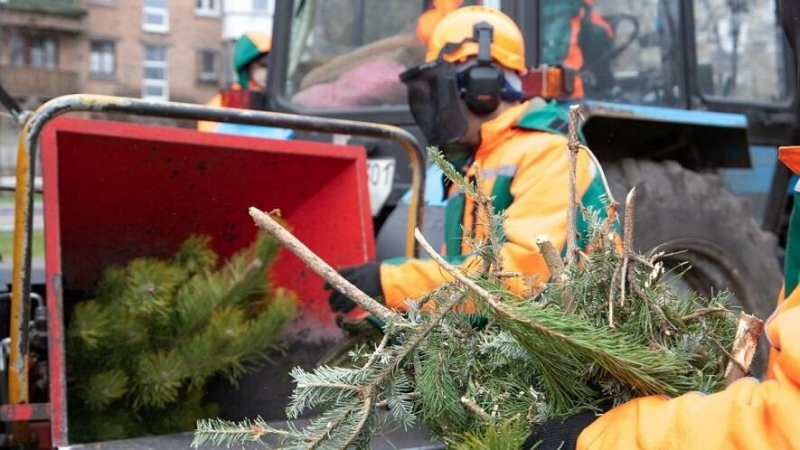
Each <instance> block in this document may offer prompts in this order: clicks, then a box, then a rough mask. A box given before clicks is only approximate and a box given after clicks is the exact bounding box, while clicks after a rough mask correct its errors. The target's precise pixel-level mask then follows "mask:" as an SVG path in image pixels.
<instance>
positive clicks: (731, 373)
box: [725, 313, 764, 386]
mask: <svg viewBox="0 0 800 450" xmlns="http://www.w3.org/2000/svg"><path fill="white" fill-rule="evenodd" d="M763 329H764V322H763V321H762V320H761V319H759V318H758V317H756V316H751V315H748V314H745V313H742V314H741V315H740V316H739V326H738V327H737V328H736V338H734V340H733V349H732V350H731V361H729V362H728V367H727V369H726V370H725V385H726V386H728V385H730V384H731V383H733V382H734V381H736V380H738V379H739V378H742V377H744V376H746V375H747V374H748V372H749V370H750V364H752V363H753V357H754V356H755V354H756V348H757V347H758V340H759V339H760V338H761V332H762V330H763Z"/></svg>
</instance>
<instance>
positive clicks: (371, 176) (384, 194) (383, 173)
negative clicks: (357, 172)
mask: <svg viewBox="0 0 800 450" xmlns="http://www.w3.org/2000/svg"><path fill="white" fill-rule="evenodd" d="M367 179H368V181H369V203H370V206H371V208H372V215H373V216H377V215H378V213H379V212H380V211H381V208H383V205H384V204H385V203H386V200H388V199H389V194H391V193H392V184H393V183H394V158H375V159H368V160H367Z"/></svg>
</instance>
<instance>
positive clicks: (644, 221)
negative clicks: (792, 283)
mask: <svg viewBox="0 0 800 450" xmlns="http://www.w3.org/2000/svg"><path fill="white" fill-rule="evenodd" d="M604 171H605V173H606V178H607V179H608V183H609V186H610V188H611V192H612V195H613V196H614V199H615V200H616V201H617V202H618V203H619V204H620V208H619V210H620V221H621V222H622V221H623V220H624V203H625V197H626V195H627V193H628V192H629V191H630V189H631V188H632V187H634V186H635V187H636V201H635V203H636V204H635V209H634V213H635V219H634V224H633V226H634V233H633V244H634V248H635V250H636V251H638V252H640V253H643V254H646V253H648V252H650V251H652V250H654V249H656V250H658V251H664V252H665V255H666V256H664V258H663V259H662V261H663V262H664V265H665V266H666V268H667V269H669V268H673V267H676V266H678V265H680V264H683V263H688V264H689V265H690V267H691V268H690V269H689V270H688V271H687V272H686V273H685V275H684V276H683V278H682V280H683V281H682V282H683V283H684V284H685V285H687V286H688V288H690V289H692V290H694V291H696V292H699V293H701V294H704V295H706V296H708V295H711V294H712V293H718V292H720V291H722V290H725V289H727V290H728V291H730V292H731V294H733V298H732V303H733V304H734V305H735V306H739V307H741V308H742V309H743V310H744V311H745V312H747V313H749V314H755V315H756V316H757V317H759V318H760V319H763V320H766V319H767V318H768V317H769V315H770V314H771V313H772V311H773V310H774V308H775V305H776V301H777V295H778V292H779V290H780V287H781V281H782V274H781V270H780V266H779V263H778V258H777V251H776V250H777V244H776V240H775V239H774V237H772V235H771V234H769V233H765V232H763V231H762V230H761V229H760V228H759V226H758V224H757V223H756V221H755V219H754V218H753V216H752V214H751V213H750V211H749V210H748V208H747V205H746V204H745V202H744V201H743V200H742V199H740V198H738V197H735V196H734V195H733V194H731V193H730V192H729V191H728V190H726V188H725V187H724V186H723V183H722V180H721V178H720V177H719V176H718V175H716V174H700V173H697V172H693V171H690V170H688V169H685V168H683V167H682V166H680V165H679V164H678V163H677V162H674V161H666V162H661V163H657V162H653V161H647V160H631V159H627V160H622V161H618V162H614V163H610V164H608V163H607V164H604ZM622 223H624V222H622ZM676 252H677V253H676ZM768 345H769V344H768V343H767V341H766V338H765V337H764V335H763V334H762V339H761V341H760V343H759V348H758V351H757V353H756V356H755V357H754V360H753V365H752V366H751V371H750V373H751V374H752V375H753V376H757V377H760V376H762V375H763V374H764V370H765V368H766V360H767V355H768V349H769V347H768Z"/></svg>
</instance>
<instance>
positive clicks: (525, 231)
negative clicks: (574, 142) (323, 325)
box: [381, 103, 606, 310]
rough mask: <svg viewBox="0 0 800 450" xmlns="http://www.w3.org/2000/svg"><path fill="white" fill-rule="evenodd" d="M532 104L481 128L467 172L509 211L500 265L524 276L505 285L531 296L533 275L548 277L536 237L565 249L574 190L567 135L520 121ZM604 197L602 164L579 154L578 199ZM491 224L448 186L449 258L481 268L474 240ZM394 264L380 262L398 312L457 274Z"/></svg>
mask: <svg viewBox="0 0 800 450" xmlns="http://www.w3.org/2000/svg"><path fill="white" fill-rule="evenodd" d="M553 107H554V105H553ZM528 108H529V105H528V103H524V104H522V105H519V106H515V107H513V108H511V109H509V110H507V111H504V112H503V113H502V114H501V115H499V116H498V117H497V118H495V119H494V120H492V121H489V122H486V123H485V124H484V125H483V126H482V128H481V136H482V142H481V145H480V147H479V148H478V149H477V151H476V153H475V158H474V162H473V163H472V164H471V165H470V167H469V168H468V169H467V172H466V176H467V177H468V178H473V179H474V177H475V176H476V175H479V177H478V178H479V179H480V180H481V181H482V183H481V185H480V187H481V189H482V191H483V192H484V193H485V194H486V195H489V196H493V197H494V201H493V206H494V209H495V211H496V212H498V213H502V212H504V213H505V214H506V217H505V220H504V221H503V239H504V242H503V244H502V251H501V256H502V260H503V270H504V271H505V272H517V273H521V274H522V275H523V276H522V277H510V278H506V279H505V283H506V287H507V288H509V289H510V290H512V291H513V292H516V293H518V294H520V295H525V294H526V289H527V287H528V286H529V285H530V284H529V281H530V278H533V279H535V280H536V281H537V282H540V283H544V282H546V281H547V279H548V278H549V275H550V274H549V271H548V269H547V266H546V264H545V262H544V259H543V257H542V255H541V254H540V253H539V248H538V246H537V245H536V238H537V237H538V236H540V235H548V237H549V238H550V241H551V242H552V243H553V245H554V246H555V247H556V248H557V249H561V250H563V249H564V247H565V243H566V231H567V204H568V192H569V162H568V158H567V138H566V137H565V136H563V135H559V134H555V133H548V132H542V131H532V130H530V129H523V128H521V127H519V126H517V124H518V122H520V121H522V122H523V123H524V122H526V121H525V118H526V112H527V111H528ZM546 108H547V107H546ZM546 108H544V109H546ZM535 113H536V111H531V112H528V114H535ZM559 121H560V122H564V121H563V120H561V119H559ZM604 194H606V190H605V185H604V183H603V181H602V177H601V176H600V174H599V169H598V168H597V167H595V166H594V164H593V163H592V162H591V158H590V156H589V155H588V154H586V153H585V152H583V151H581V152H579V154H578V158H577V196H578V198H579V199H581V201H582V203H583V206H584V207H586V208H593V209H597V210H598V211H601V212H604V211H605V204H604V203H603V199H602V196H603V195H604ZM578 215H579V216H580V214H578ZM486 221H487V220H486V217H485V213H484V212H482V211H479V210H478V209H477V208H475V202H474V199H472V198H471V197H469V196H464V194H463V193H461V192H459V191H458V189H457V188H456V187H452V188H451V190H450V192H449V196H448V201H447V209H446V218H445V235H446V236H445V238H446V239H445V246H446V255H447V257H448V259H449V260H450V261H451V262H453V263H454V264H457V265H459V267H460V268H461V269H462V270H463V271H470V270H476V269H477V268H478V257H477V256H474V255H471V252H472V251H473V248H472V247H471V246H470V244H469V238H470V237H472V238H473V239H477V240H480V239H482V238H484V237H485V236H486V235H487V223H486ZM577 222H578V223H577V226H578V228H577V229H578V231H581V229H585V228H586V226H585V224H584V223H583V221H582V217H581V218H580V219H579V220H578V221H577ZM395 262H396V264H395V263H392V261H390V262H384V263H383V264H381V285H382V288H383V292H384V300H385V301H386V304H387V306H389V307H391V308H394V309H397V310H405V309H407V306H406V304H405V300H406V299H407V298H412V299H415V298H418V297H419V296H421V295H423V294H425V293H427V292H429V291H431V290H432V289H434V288H436V287H438V286H440V285H442V284H443V283H445V282H447V281H450V280H451V279H452V278H451V277H450V276H449V275H447V274H445V273H444V271H443V270H442V269H441V268H440V267H439V266H438V265H437V264H436V263H435V262H434V261H432V260H428V259H406V260H399V261H395ZM526 278H529V280H526Z"/></svg>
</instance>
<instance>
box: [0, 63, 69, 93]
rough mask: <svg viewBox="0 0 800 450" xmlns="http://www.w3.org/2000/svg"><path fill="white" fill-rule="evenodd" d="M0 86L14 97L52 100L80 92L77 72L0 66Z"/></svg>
mask: <svg viewBox="0 0 800 450" xmlns="http://www.w3.org/2000/svg"><path fill="white" fill-rule="evenodd" d="M0 84H2V85H3V87H4V88H5V89H6V90H7V91H8V92H9V93H10V94H11V95H14V96H36V97H42V98H52V97H57V96H59V95H66V94H75V93H77V92H79V91H80V78H79V75H78V72H70V71H66V70H47V69H35V68H31V67H10V66H0Z"/></svg>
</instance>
